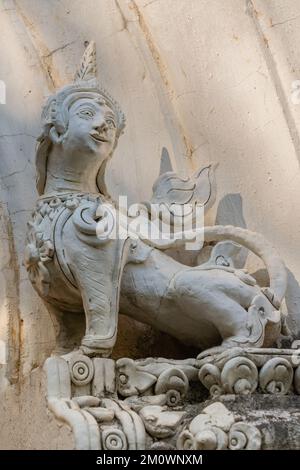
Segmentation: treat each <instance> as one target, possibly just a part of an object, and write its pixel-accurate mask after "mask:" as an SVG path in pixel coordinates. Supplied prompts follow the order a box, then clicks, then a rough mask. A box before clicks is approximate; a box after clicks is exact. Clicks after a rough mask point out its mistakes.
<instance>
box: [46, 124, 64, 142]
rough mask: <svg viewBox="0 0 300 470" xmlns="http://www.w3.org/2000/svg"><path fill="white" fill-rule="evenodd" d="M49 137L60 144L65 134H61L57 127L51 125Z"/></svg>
mask: <svg viewBox="0 0 300 470" xmlns="http://www.w3.org/2000/svg"><path fill="white" fill-rule="evenodd" d="M49 137H50V139H51V141H52V143H53V144H60V143H61V142H62V140H63V137H64V134H61V135H59V134H58V132H57V130H56V129H55V127H54V126H53V127H51V129H50V131H49Z"/></svg>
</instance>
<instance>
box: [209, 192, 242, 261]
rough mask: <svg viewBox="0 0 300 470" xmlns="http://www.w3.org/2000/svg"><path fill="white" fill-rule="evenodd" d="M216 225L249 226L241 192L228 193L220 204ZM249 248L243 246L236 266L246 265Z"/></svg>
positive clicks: (236, 259) (237, 257)
mask: <svg viewBox="0 0 300 470" xmlns="http://www.w3.org/2000/svg"><path fill="white" fill-rule="evenodd" d="M215 223H216V225H234V226H236V227H242V228H247V224H246V221H245V218H244V214H243V199H242V196H241V195H240V194H238V193H237V194H226V196H224V197H223V198H222V199H221V200H220V202H219V205H218V209H217V215H216V222H215ZM247 256H248V250H247V249H246V248H243V249H242V250H241V251H240V252H239V254H238V255H237V256H236V258H235V266H236V268H239V269H241V268H243V267H244V266H245V263H246V260H247Z"/></svg>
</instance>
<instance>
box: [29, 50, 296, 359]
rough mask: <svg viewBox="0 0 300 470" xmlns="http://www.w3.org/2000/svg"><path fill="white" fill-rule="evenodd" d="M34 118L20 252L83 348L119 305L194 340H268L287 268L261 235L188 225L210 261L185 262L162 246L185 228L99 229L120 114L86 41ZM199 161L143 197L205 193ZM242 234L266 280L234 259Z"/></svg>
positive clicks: (100, 345) (104, 329) (114, 220)
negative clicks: (68, 76) (153, 232)
mask: <svg viewBox="0 0 300 470" xmlns="http://www.w3.org/2000/svg"><path fill="white" fill-rule="evenodd" d="M42 126H43V130H42V135H41V137H40V138H39V145H38V148H37V160H36V164H37V174H38V180H37V188H38V192H39V194H40V197H39V199H38V202H37V206H36V209H35V212H34V213H33V217H32V220H31V221H30V222H29V229H28V236H27V246H26V257H25V263H26V267H27V270H28V273H29V277H30V279H31V281H32V283H33V285H34V287H35V289H36V290H37V292H38V293H39V295H40V296H41V297H42V298H43V299H44V300H45V301H46V302H49V303H51V304H52V305H54V306H55V307H56V308H57V309H58V310H60V312H61V313H63V312H73V313H74V315H75V314H76V313H80V312H82V313H83V312H84V313H85V318H86V332H85V335H84V337H83V338H82V343H81V348H82V350H83V352H84V353H85V354H87V355H91V356H93V355H98V356H103V357H108V356H109V355H110V353H111V351H112V349H113V347H114V344H115V341H116V336H117V325H118V313H119V311H121V312H122V313H124V314H126V315H129V316H131V317H133V318H135V319H137V320H139V321H141V322H144V323H147V324H150V325H153V326H154V327H155V328H157V329H160V330H162V331H164V332H167V333H169V334H170V335H172V336H174V337H176V338H178V339H179V340H180V341H182V342H184V343H186V344H190V345H193V346H195V347H197V348H199V352H200V351H201V350H203V349H207V348H212V347H217V346H221V347H224V348H229V347H233V346H239V347H249V346H250V347H251V346H253V347H268V346H271V345H272V344H273V343H274V341H275V340H276V338H277V337H278V335H279V334H280V332H281V328H282V325H283V323H284V322H283V314H282V313H281V311H280V307H281V303H282V300H283V298H284V295H285V291H286V283H287V280H286V269H285V266H284V264H283V262H282V261H281V259H280V258H279V257H278V255H277V254H276V252H275V250H274V249H273V248H272V246H271V245H270V244H269V243H268V242H267V241H266V240H265V239H264V238H263V237H262V236H261V235H259V234H257V233H253V232H250V231H248V230H246V229H242V228H238V227H232V226H211V227H205V228H198V229H196V230H195V231H194V234H195V237H196V236H197V235H199V234H202V235H203V236H204V238H205V240H206V241H209V242H217V244H215V246H214V248H213V250H212V252H211V256H210V259H209V261H208V262H206V263H205V264H203V265H199V266H195V267H190V266H187V265H184V264H182V263H179V262H178V261H176V260H175V259H173V258H172V257H171V256H170V255H169V254H167V253H166V250H167V249H169V248H172V247H176V248H177V249H178V248H180V247H182V248H183V249H184V245H185V243H186V239H187V235H189V236H190V233H189V234H188V233H184V232H183V233H182V232H181V234H180V235H181V236H180V237H179V236H175V237H170V238H169V239H159V238H153V237H151V236H147V235H145V234H142V233H141V232H140V231H139V224H136V225H135V227H136V231H135V233H134V235H135V236H132V234H131V233H130V231H129V232H128V236H122V237H121V236H116V237H111V236H110V234H111V232H112V229H113V228H116V224H120V217H118V216H119V215H120V214H119V213H118V211H119V208H118V207H117V206H116V205H115V204H114V202H113V201H112V200H111V198H110V197H109V195H108V194H107V190H106V187H105V183H104V174H105V167H106V164H107V162H108V160H109V159H110V158H111V156H112V154H113V152H114V149H115V148H116V146H117V143H118V140H119V137H120V135H121V134H122V132H123V129H124V126H125V117H124V114H123V113H122V111H121V109H120V107H119V106H118V104H117V103H116V101H115V100H114V99H113V98H112V97H111V96H110V95H109V94H108V93H107V92H106V91H105V90H104V89H103V88H102V87H101V86H99V85H98V83H97V81H96V53H95V45H94V43H90V45H89V46H88V48H87V50H86V51H85V54H84V56H83V59H82V63H81V65H80V67H79V70H78V72H77V73H76V76H75V81H74V83H73V84H71V85H69V86H66V87H64V88H62V89H61V90H59V91H58V92H57V93H56V94H55V95H53V96H51V97H50V98H49V100H48V102H47V103H46V106H45V108H44V110H43V114H42ZM208 173H209V169H207V168H206V169H204V170H202V171H200V172H199V173H198V174H197V175H196V176H194V177H192V178H181V177H180V176H177V175H176V174H175V173H173V172H168V173H166V174H164V175H162V176H161V177H160V178H159V179H158V181H157V182H156V184H155V185H154V188H153V197H152V201H150V202H163V203H164V209H165V211H167V212H168V211H169V213H171V206H172V204H175V203H177V204H179V205H182V204H184V203H185V202H192V203H193V202H199V201H200V203H202V205H205V203H206V201H207V199H208V198H209V194H206V193H209V185H210V183H209V174H208ZM207 188H208V189H207ZM144 207H146V208H147V207H148V206H147V204H145V206H144ZM173 216H174V214H173ZM149 217H150V216H149ZM174 218H176V217H173V219H174ZM133 219H134V217H133ZM117 228H120V227H117ZM133 232H134V230H133ZM241 246H242V247H246V248H247V249H249V250H250V251H252V252H253V253H255V254H256V255H257V256H258V257H260V258H261V259H262V260H263V262H264V264H265V266H266V268H267V271H268V274H269V279H270V285H269V286H268V287H261V286H259V285H258V284H257V283H256V281H255V279H254V278H253V277H252V276H250V275H249V274H248V273H247V272H246V271H245V270H241V269H236V268H235V266H234V256H233V255H232V254H233V253H235V252H236V250H238V249H239V247H241Z"/></svg>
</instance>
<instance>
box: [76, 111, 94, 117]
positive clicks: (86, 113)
mask: <svg viewBox="0 0 300 470" xmlns="http://www.w3.org/2000/svg"><path fill="white" fill-rule="evenodd" d="M79 115H80V116H82V117H85V118H92V117H93V116H94V113H93V111H91V110H90V109H82V110H81V111H79Z"/></svg>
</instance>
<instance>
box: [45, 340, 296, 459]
mask: <svg viewBox="0 0 300 470" xmlns="http://www.w3.org/2000/svg"><path fill="white" fill-rule="evenodd" d="M297 358H298V356H297V354H296V351H295V350H278V349H277V350H276V349H246V350H242V349H240V348H233V349H228V350H226V351H220V352H218V353H215V354H211V353H210V352H209V351H208V352H206V353H204V354H201V355H200V356H199V357H198V359H186V360H183V361H179V360H178V361H176V360H171V359H162V358H157V359H153V358H148V359H145V360H136V361H134V360H132V359H128V358H122V359H119V360H117V361H114V360H112V359H105V358H99V357H94V358H90V357H88V356H85V355H83V354H82V353H81V352H74V353H71V354H69V355H66V356H63V357H59V356H56V357H55V356H54V357H51V358H49V359H47V361H46V363H45V371H46V375H47V389H48V406H49V408H50V410H51V411H52V412H53V413H54V414H55V416H56V418H57V419H59V420H60V421H63V422H65V423H66V424H68V425H69V426H70V427H71V428H72V430H73V433H74V438H75V445H76V448H77V449H107V450H125V449H128V450H135V449H141V450H143V449H231V450H235V449H270V448H297V445H298V446H299V444H297V442H298V443H299V442H300V439H299V435H300V425H299V424H298V423H299V416H300V412H299V411H298V410H299V405H300V396H298V395H297V394H299V393H300V373H299V371H300V368H299V366H298V363H297ZM209 392H210V394H211V395H212V398H209ZM283 410H284V411H283Z"/></svg>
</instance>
